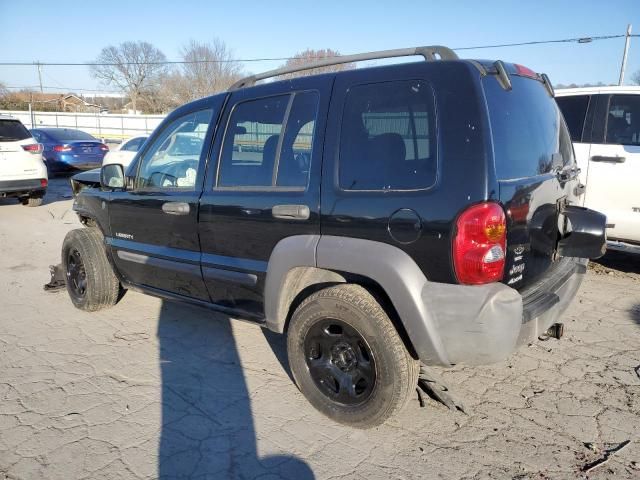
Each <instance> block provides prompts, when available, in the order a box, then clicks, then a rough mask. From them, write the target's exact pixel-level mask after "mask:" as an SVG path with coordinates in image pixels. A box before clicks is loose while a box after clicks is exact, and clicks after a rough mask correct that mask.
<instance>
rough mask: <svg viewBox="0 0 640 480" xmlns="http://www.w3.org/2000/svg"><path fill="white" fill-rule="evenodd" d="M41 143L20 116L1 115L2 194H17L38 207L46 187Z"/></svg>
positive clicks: (0, 168)
mask: <svg viewBox="0 0 640 480" xmlns="http://www.w3.org/2000/svg"><path fill="white" fill-rule="evenodd" d="M47 183H48V177H47V166H46V165H45V163H44V161H43V160H42V145H41V144H40V143H37V142H36V141H35V140H34V139H33V137H32V136H31V134H30V133H29V130H27V129H26V128H25V126H24V125H23V124H22V123H21V122H20V120H18V119H17V118H13V117H9V116H6V115H0V198H1V197H17V198H18V199H19V200H20V202H21V203H22V204H23V205H26V206H29V207H37V206H38V205H40V204H42V197H44V194H45V193H46V191H47Z"/></svg>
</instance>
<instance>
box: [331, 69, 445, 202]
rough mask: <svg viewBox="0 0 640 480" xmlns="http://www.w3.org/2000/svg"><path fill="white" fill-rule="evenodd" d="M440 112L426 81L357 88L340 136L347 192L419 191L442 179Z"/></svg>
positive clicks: (340, 178)
mask: <svg viewBox="0 0 640 480" xmlns="http://www.w3.org/2000/svg"><path fill="white" fill-rule="evenodd" d="M434 117H435V112H434V106H433V92H432V90H431V87H430V86H429V85H428V84H427V83H426V82H425V81H422V80H408V81H393V82H381V83H371V84H365V85H357V86H354V87H351V88H350V89H349V91H348V93H347V97H346V101H345V106H344V111H343V117H342V129H341V133H340V153H339V161H338V181H339V186H340V188H341V189H342V190H350V191H357V190H380V191H385V190H418V189H424V188H428V187H430V186H432V185H433V184H434V183H435V180H436V170H437V161H436V160H437V158H436V148H435V143H436V142H435V119H434Z"/></svg>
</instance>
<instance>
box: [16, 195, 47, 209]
mask: <svg viewBox="0 0 640 480" xmlns="http://www.w3.org/2000/svg"><path fill="white" fill-rule="evenodd" d="M43 199H44V195H35V196H29V197H23V198H21V199H20V203H22V205H23V206H25V207H39V206H40V205H42V201H43Z"/></svg>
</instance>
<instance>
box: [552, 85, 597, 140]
mask: <svg viewBox="0 0 640 480" xmlns="http://www.w3.org/2000/svg"><path fill="white" fill-rule="evenodd" d="M589 99H590V96H589V95H575V96H570V97H556V102H558V106H559V107H560V110H561V111H562V115H563V116H564V120H565V121H566V122H567V127H568V128H569V133H571V140H573V141H574V142H580V141H582V130H583V129H584V120H585V118H586V116H587V108H588V107H589Z"/></svg>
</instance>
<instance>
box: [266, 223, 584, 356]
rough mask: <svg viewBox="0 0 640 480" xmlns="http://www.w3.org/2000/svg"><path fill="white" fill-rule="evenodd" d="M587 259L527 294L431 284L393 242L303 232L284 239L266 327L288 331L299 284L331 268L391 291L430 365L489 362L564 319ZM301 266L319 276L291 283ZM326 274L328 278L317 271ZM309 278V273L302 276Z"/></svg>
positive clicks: (564, 266)
mask: <svg viewBox="0 0 640 480" xmlns="http://www.w3.org/2000/svg"><path fill="white" fill-rule="evenodd" d="M586 263H587V262H586V260H578V259H569V258H565V259H563V260H561V261H559V262H557V264H556V265H555V266H554V267H553V270H552V271H549V272H547V273H546V274H545V275H544V279H543V280H541V281H540V282H538V283H537V284H535V285H533V286H531V287H530V288H527V290H526V291H523V292H522V293H520V292H518V291H517V290H514V289H513V288H511V287H508V286H507V285H504V284H502V283H492V284H488V285H478V286H466V285H455V284H445V283H436V282H430V281H429V280H427V278H426V277H425V275H424V273H423V272H422V270H421V269H420V268H419V267H418V265H416V263H415V262H414V261H413V259H412V258H411V257H410V256H409V255H407V254H406V253H405V252H404V251H402V250H400V249H399V248H397V247H395V246H393V245H389V244H386V243H381V242H375V241H371V240H364V239H358V238H349V237H337V236H330V235H322V236H319V235H300V236H294V237H289V238H287V239H285V240H283V241H281V242H280V244H278V246H276V248H275V249H274V252H273V254H272V256H271V258H270V260H269V267H268V271H267V280H266V287H265V317H266V326H267V327H268V328H269V329H271V330H273V331H276V332H283V331H284V329H285V321H286V316H287V311H288V306H289V304H290V302H291V300H292V298H293V296H295V294H296V293H297V292H299V291H300V289H293V288H292V287H291V285H292V284H302V285H309V284H311V283H315V282H320V283H322V282H325V281H326V282H332V281H340V280H339V279H334V278H332V277H331V276H330V274H332V272H348V273H353V274H357V275H360V276H363V277H366V278H369V279H371V280H373V281H374V282H375V283H377V284H378V285H379V286H380V287H381V288H382V289H383V290H384V291H385V293H386V294H387V296H388V297H389V300H390V301H391V303H392V304H393V307H394V309H395V311H396V313H397V314H398V318H399V320H400V321H401V322H402V325H403V327H404V330H405V331H406V334H407V336H408V337H409V340H410V342H411V345H412V347H413V349H414V350H415V352H416V354H417V355H418V357H419V358H420V360H421V361H422V362H423V363H425V364H427V365H444V366H451V365H453V364H457V363H466V364H476V365H477V364H487V363H493V362H498V361H501V360H503V359H504V358H506V357H507V356H508V355H509V354H510V353H512V352H513V351H514V350H515V349H516V348H517V347H518V346H519V345H521V344H524V343H527V342H528V341H530V340H532V339H535V338H536V337H537V336H538V335H540V334H542V333H544V332H545V331H546V330H547V329H548V328H549V326H550V325H552V324H553V323H555V322H557V321H558V319H559V318H560V316H561V315H562V313H563V312H564V311H565V309H566V308H567V306H568V305H569V303H570V302H571V300H572V299H573V297H574V296H575V294H576V292H577V290H578V287H579V286H580V282H581V280H582V277H583V274H584V272H585V271H586ZM301 267H313V268H314V269H315V270H314V272H311V273H313V279H310V280H309V281H296V282H292V281H291V279H292V278H293V279H296V278H297V274H296V272H301V273H300V274H301V275H302V276H303V277H304V274H305V271H304V270H298V269H299V268H301ZM322 272H324V273H325V275H326V276H325V277H322V276H318V275H319V273H322ZM302 280H304V278H302Z"/></svg>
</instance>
